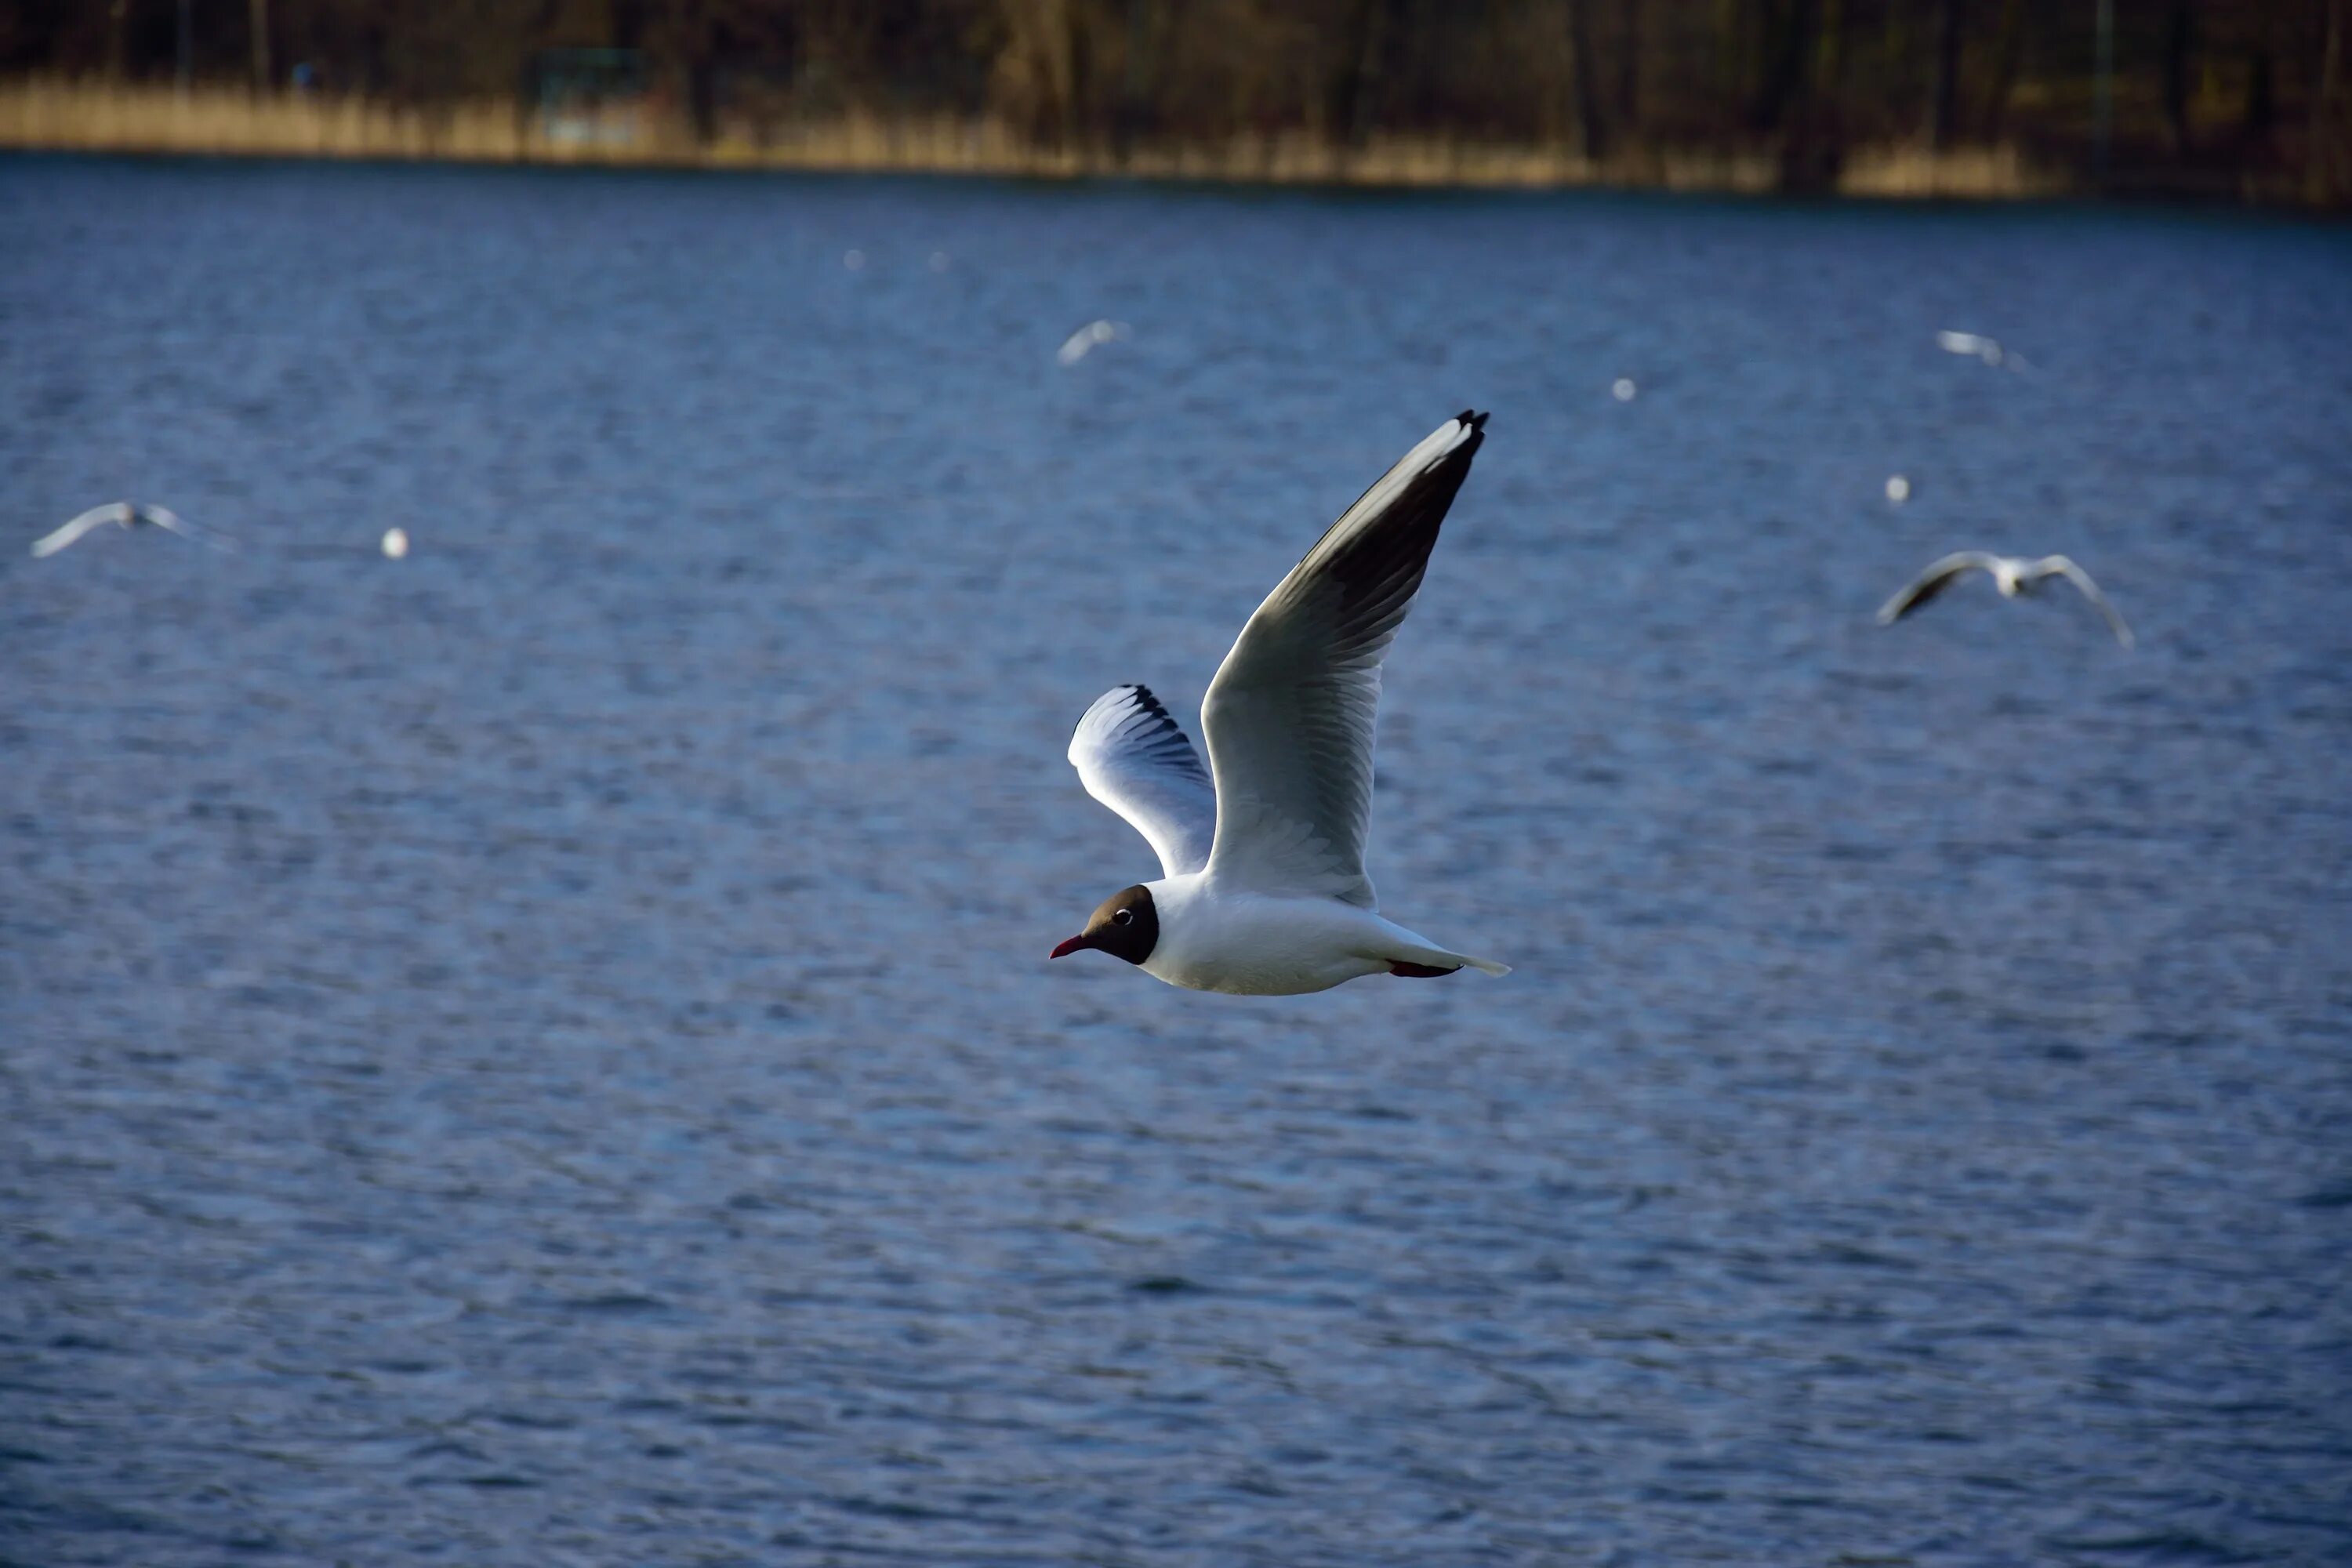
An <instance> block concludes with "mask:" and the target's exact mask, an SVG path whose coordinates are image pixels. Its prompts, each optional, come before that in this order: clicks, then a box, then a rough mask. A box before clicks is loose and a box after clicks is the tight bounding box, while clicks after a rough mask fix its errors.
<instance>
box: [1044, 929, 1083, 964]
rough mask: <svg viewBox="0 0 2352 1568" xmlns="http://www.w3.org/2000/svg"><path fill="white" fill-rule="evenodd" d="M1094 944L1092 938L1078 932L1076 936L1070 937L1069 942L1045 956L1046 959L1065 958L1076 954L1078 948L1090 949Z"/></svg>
mask: <svg viewBox="0 0 2352 1568" xmlns="http://www.w3.org/2000/svg"><path fill="white" fill-rule="evenodd" d="M1094 944H1095V939H1094V938H1092V937H1090V936H1088V935H1087V934H1086V933H1085V932H1084V931H1080V932H1079V933H1078V934H1077V935H1076V936H1074V937H1072V938H1071V939H1070V940H1069V941H1067V942H1064V943H1063V944H1062V945H1061V946H1059V947H1057V948H1055V950H1054V951H1053V952H1049V953H1047V954H1046V955H1045V956H1046V957H1048V958H1067V957H1069V956H1070V954H1072V953H1074V952H1077V951H1078V950H1079V949H1080V948H1085V947H1092V946H1094Z"/></svg>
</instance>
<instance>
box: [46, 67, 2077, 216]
mask: <svg viewBox="0 0 2352 1568" xmlns="http://www.w3.org/2000/svg"><path fill="white" fill-rule="evenodd" d="M615 125H616V126H621V125H625V131H626V134H625V135H609V136H599V135H597V134H595V133H594V132H595V129H596V128H595V127H594V126H593V125H590V126H586V127H584V128H583V127H581V126H577V125H575V126H574V127H572V131H573V132H574V133H573V134H570V135H566V134H563V133H562V132H563V131H564V130H565V129H566V128H565V127H562V126H560V125H559V126H555V127H551V126H550V125H548V124H547V123H546V122H544V121H541V119H540V118H539V117H537V116H536V115H534V114H532V113H530V112H528V111H527V110H523V109H521V108H520V107H519V106H518V105H516V104H515V103H513V102H510V101H509V102H476V103H461V104H454V105H447V106H444V107H439V108H432V109H425V108H414V107H404V106H399V105H394V104H389V103H383V102H379V101H374V100H366V99H360V98H349V97H337V96H329V95H324V94H315V93H313V94H301V93H282V94H275V95H268V96H257V95H255V94H252V93H249V92H246V91H242V90H238V89H222V88H212V87H207V88H201V89H194V90H192V91H190V92H187V93H185V94H182V93H179V92H176V91H174V90H173V89H171V88H168V87H148V86H129V85H123V84H120V83H111V82H88V81H64V80H56V79H25V80H17V81H13V82H0V147H13V148H19V149H46V150H59V151H68V150H69V151H79V152H107V153H195V154H211V155H226V156H252V157H295V158H374V159H423V160H442V161H448V162H455V163H584V164H604V165H615V166H629V165H655V166H682V167H704V168H730V169H804V170H835V171H884V170H889V171H903V172H908V173H917V172H919V173H934V174H995V175H1015V176H1024V177H1033V178H1071V177H1084V176H1088V175H1118V176H1123V177H1128V178H1144V179H1175V180H1200V181H1241V182H1251V183H1265V184H1360V185H1399V186H1440V185H1444V186H1483V187H1553V186H1571V185H1611V186H1641V187H1663V188H1665V189H1670V190H1678V191H1730V192H1742V193H1761V192H1767V191H1771V190H1774V189H1777V188H1779V187H1780V183H1781V176H1780V165H1779V162H1778V160H1777V159H1776V158H1775V157H1774V156H1773V155H1772V154H1771V153H1766V152H1748V153H1710V152H1703V151H1693V150H1672V149H1642V150H1636V151H1631V152H1628V153H1623V154H1621V155H1618V156H1614V157H1612V158H1610V159H1608V160H1605V161H1601V162H1595V161H1593V160H1591V159H1588V158H1586V157H1585V156H1584V155H1583V154H1582V153H1580V152H1577V151H1575V150H1574V149H1571V148H1567V147H1560V146H1549V145H1512V144H1503V143H1496V142H1475V141H1467V140H1462V139H1457V138H1449V137H1438V136H1411V135H1380V136H1374V137H1372V138H1370V139H1369V140H1368V141H1367V142H1364V143H1363V144H1362V145H1360V146H1357V147H1347V146H1341V145H1338V144H1335V143H1333V142H1328V141H1326V140H1323V139H1320V138H1318V137H1314V136H1311V135H1308V134H1306V133H1303V132H1290V133H1282V134H1276V135H1272V136H1239V137H1234V138H1233V139H1231V140H1229V141H1224V142H1210V141H1190V142H1171V143H1149V142H1148V143H1144V144H1141V145H1139V146H1135V147H1131V148H1129V149H1127V150H1126V151H1125V152H1124V153H1118V152H1114V151H1113V150H1112V149H1110V148H1108V147H1061V148H1056V147H1046V146H1040V145H1038V144H1036V143H1034V142H1029V141H1026V140H1024V138H1022V137H1021V136H1019V135H1017V134H1016V133H1014V132H1013V131H1012V130H1011V129H1009V128H1008V127H1007V126H1006V125H1004V124H1003V122H1001V121H996V120H992V119H987V118H981V119H969V120H967V119H960V118H955V117H951V116H929V117H924V116H907V117H903V118H898V119H887V120H886V119H880V118H876V117H873V116H868V115H860V114H848V115H844V116H841V117H839V118H836V119H832V120H826V121H793V122H789V123H785V124H782V125H778V126H772V127H765V128H760V129H757V130H755V129H754V128H752V127H750V126H746V125H741V124H730V125H729V126H728V127H727V128H726V129H725V130H724V131H723V132H722V133H721V134H720V135H719V137H718V138H717V139H715V140H713V141H711V142H705V143H698V142H696V141H695V140H694V138H693V137H692V135H691V134H689V132H688V127H687V126H686V124H685V123H684V122H683V121H682V120H677V119H674V118H665V117H660V116H656V115H651V114H643V113H635V114H631V115H629V116H627V118H626V119H625V121H616V122H615ZM2064 184H2065V182H2063V180H2061V179H2060V178H2058V177H2056V176H2054V175H2053V174H2050V173H2048V172H2047V171H2040V170H2036V169H2034V168H2032V166H2031V165H2030V164H2028V163H2027V162H2026V161H2025V160H2024V159H2023V158H2022V157H2021V156H2020V154H2019V153H2017V152H2016V151H2015V150H2014V149H2012V148H1988V149H1979V148H1964V149H1958V150H1955V151H1952V152H1948V153H1932V152H1929V151H1927V150H1926V149H1923V148H1917V147H1908V146H1893V147H1882V148H1873V149H1867V150H1864V151H1863V152H1860V153H1856V154H1854V155H1853V157H1851V158H1850V159H1848V161H1847V162H1846V163H1845V165H1844V167H1843V170H1842V171H1841V172H1840V174H1839V175H1838V177H1837V181H1836V189H1837V190H1838V191H1839V192H1840V193H1841V194H1843V195H1862V196H1911V197H2010V196H2035V195H2051V194H2054V193H2055V192H2057V191H2059V190H2060V189H2062V188H2063V186H2064Z"/></svg>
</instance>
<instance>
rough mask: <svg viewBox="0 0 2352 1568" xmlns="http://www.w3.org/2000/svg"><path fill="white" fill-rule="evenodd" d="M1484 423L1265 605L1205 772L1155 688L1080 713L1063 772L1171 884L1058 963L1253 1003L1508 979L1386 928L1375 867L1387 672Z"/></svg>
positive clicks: (1137, 896) (1380, 501)
mask: <svg viewBox="0 0 2352 1568" xmlns="http://www.w3.org/2000/svg"><path fill="white" fill-rule="evenodd" d="M1485 424H1486V416H1485V415H1483V414H1471V413H1467V412H1465V413H1464V414H1463V415H1462V416H1459V417H1458V418H1455V419H1451V420H1448V421H1447V422H1446V423H1445V424H1444V425H1442V426H1439V427H1438V428H1437V429H1436V430H1435V431H1434V432H1433V433H1432V434H1431V435H1430V436H1429V437H1428V438H1427V439H1425V440H1423V442H1422V443H1421V444H1420V445H1419V446H1416V447H1414V448H1413V449H1412V451H1410V452H1408V453H1406V454H1405V456H1404V458H1402V459H1401V460H1400V461H1399V462H1398V463H1397V464H1396V465H1395V467H1393V468H1391V469H1390V470H1389V471H1388V472H1387V473H1386V474H1384V475H1382V476H1381V479H1380V480H1379V481H1378V482H1377V483H1375V484H1374V485H1373V486H1372V488H1371V489H1369V490H1366V491H1365V492H1364V494H1363V496H1362V497H1361V498H1360V500H1357V502H1356V504H1355V505H1354V506H1352V507H1349V509H1348V510H1346V511H1345V512H1343V513H1342V514H1340V517H1339V521H1337V522H1335V523H1333V524H1332V525H1331V527H1330V528H1329V530H1328V531H1326V532H1325V533H1324V535H1323V537H1322V539H1320V540H1319V541H1318V542H1317V543H1316V545H1315V548H1314V549H1312V550H1310V551H1308V552H1307V556H1306V558H1305V559H1304V560H1302V561H1301V562H1299V563H1298V564H1297V566H1296V567H1294V568H1293V569H1292V570H1291V572H1290V574H1288V575H1287V576H1286V577H1284V578H1283V580H1282V581H1281V583H1280V584H1276V587H1275V590H1274V592H1273V593H1271V594H1269V595H1266V597H1265V603H1263V604H1261V605H1259V606H1258V608H1257V613H1256V614H1255V615H1253V616H1251V617H1250V619H1249V624H1248V625H1247V626H1244V627H1243V628H1242V634H1241V636H1240V637H1239V638H1237V639H1236V640H1235V641H1234V647H1233V651H1232V652H1230V653H1228V654H1227V655H1226V656H1225V661H1224V663H1223V665H1221V666H1219V667H1218V669H1217V676H1216V679H1214V680H1213V681H1212V682H1210V685H1209V692H1208V696H1207V697H1206V698H1205V699H1203V700H1202V704H1201V714H1202V730H1203V732H1204V733H1205V735H1206V737H1207V739H1208V742H1209V759H1210V763H1211V764H1212V765H1213V770H1214V771H1213V773H1212V771H1211V768H1206V767H1203V766H1202V764H1201V760H1200V757H1199V756H1198V754H1197V753H1195V752H1193V750H1192V742H1190V741H1189V740H1187V739H1186V738H1185V736H1184V731H1182V730H1181V728H1179V727H1178V725H1177V723H1176V721H1175V720H1173V719H1172V718H1171V717H1170V716H1169V714H1168V710H1166V709H1165V708H1163V707H1162V706H1160V700H1158V699H1157V698H1155V697H1153V696H1152V695H1151V693H1150V690H1149V689H1146V688H1144V687H1141V686H1120V687H1114V688H1113V689H1110V690H1109V691H1107V692H1105V693H1103V695H1102V696H1100V697H1098V698H1097V699H1096V700H1095V701H1094V703H1093V704H1092V706H1090V707H1089V708H1087V711H1086V715H1085V717H1083V718H1082V719H1080V720H1079V721H1078V725H1077V729H1076V731H1074V732H1073V733H1072V735H1071V737H1070V762H1071V763H1072V764H1073V765H1074V766H1076V769H1077V770H1078V777H1079V780H1080V782H1081V783H1083V784H1085V785H1086V788H1087V794H1089V795H1093V796H1094V797H1095V798H1096V799H1097V800H1099V801H1101V802H1102V803H1103V804H1104V805H1108V806H1109V807H1110V808H1111V809H1112V810H1113V811H1115V812H1117V813H1118V815H1119V816H1122V817H1124V818H1126V819H1127V821H1128V822H1129V825H1130V826H1133V827H1135V829H1136V830H1137V831H1138V832H1139V833H1141V834H1142V835H1143V837H1145V838H1146V839H1147V840H1148V841H1149V842H1150V845H1151V847H1152V848H1153V850H1154V851H1155V852H1156V853H1157V854H1158V855H1159V857H1160V866H1161V868H1162V869H1163V871H1164V872H1165V873H1166V875H1164V876H1163V877H1161V878H1160V879H1158V880H1156V881H1151V882H1145V883H1138V884H1136V885H1135V886H1133V887H1130V888H1127V889H1123V890H1122V891H1120V892H1118V893H1114V894H1113V895H1111V897H1110V898H1108V899H1107V900H1104V902H1103V903H1102V905H1101V907H1100V908H1098V909H1097V910H1096V911H1095V913H1094V917H1093V919H1092V921H1090V922H1089V924H1088V925H1087V929H1086V930H1085V931H1082V932H1080V933H1079V934H1078V935H1076V936H1074V937H1072V938H1070V939H1069V940H1068V941H1066V942H1063V943H1062V944H1061V945H1060V946H1059V947H1057V948H1055V950H1054V954H1053V955H1054V956H1055V958H1060V957H1062V956H1064V955H1065V954H1066V953H1070V952H1077V951H1079V950H1080V949H1082V948H1094V949H1097V951H1100V952H1108V953H1111V954H1112V955H1113V956H1115V957H1118V958H1124V959H1126V960H1127V961H1128V962H1129V963H1133V964H1136V965H1138V966H1139V967H1140V968H1141V969H1142V970H1143V971H1144V973H1148V974H1150V975H1152V976H1153V977H1155V978H1157V979H1160V980H1164V981H1166V982H1167V983H1168V984H1171V985H1181V986H1185V987H1188V988H1189V989H1192V990H1195V991H1219V992H1225V993H1228V994H1240V995H1258V996H1265V995H1295V994H1302V993H1306V992H1313V991H1328V990H1329V989H1330V988H1331V987H1332V986H1334V985H1339V984H1344V983H1345V982H1347V981H1349V980H1354V979H1358V978H1360V977H1361V976H1363V975H1368V974H1380V973H1391V974H1401V975H1410V976H1414V977H1424V976H1433V975H1439V974H1450V973H1454V971H1455V970H1458V969H1463V968H1474V969H1478V970H1482V971H1484V972H1486V973H1489V974H1505V973H1509V971H1508V970H1507V969H1506V968H1505V967H1504V966H1503V965H1501V964H1499V963H1495V962H1493V961H1492V960H1489V959H1483V958H1473V957H1471V956H1470V955H1468V954H1466V953H1461V952H1453V951H1451V950H1449V949H1446V948H1443V947H1440V946H1438V945H1437V944H1436V943H1434V942H1431V941H1430V940H1429V939H1428V938H1426V937H1423V936H1422V935H1420V934H1419V933H1417V932H1414V931H1408V930H1406V929H1405V928H1404V927H1402V926H1400V925H1397V924H1396V923H1394V922H1393V921H1387V920H1383V919H1382V918H1381V915H1380V912H1379V900H1377V899H1376V898H1375V897H1374V895H1373V892H1372V884H1371V880H1370V878H1368V877H1366V876H1365V875H1364V866H1363V850H1364V840H1365V837H1366V836H1367V835H1368V834H1369V832H1370V826H1371V805H1372V731H1373V719H1374V715H1375V711H1376V710H1377V708H1378V706H1379V701H1380V689H1381V661H1382V659H1383V658H1385V657H1386V655H1387V653H1388V648H1389V644H1390V643H1391V641H1392V640H1393V638H1394V637H1395V635H1396V629H1397V627H1398V626H1400V625H1401V624H1402V622H1403V620H1404V616H1405V612H1406V611H1407V610H1408V609H1410V608H1411V607H1412V600H1413V597H1414V595H1416V594H1418V592H1419V591H1420V587H1421V580H1422V575H1423V572H1424V570H1425V569H1426V567H1427V565H1428V561H1429V553H1430V551H1431V550H1432V549H1433V548H1434V547H1435V545H1436V542H1437V533H1438V529H1439V526H1440V524H1442V523H1443V522H1444V518H1445V513H1446V511H1447V510H1448V509H1449V508H1450V507H1451V506H1452V505H1453V502H1454V494H1455V492H1456V491H1458V490H1459V489H1461V487H1462V481H1463V479H1465V478H1466V477H1467V476H1468V474H1469V471H1470V459H1471V458H1472V457H1473V456H1474V455H1475V453H1476V451H1477V449H1478V446H1479V443H1480V441H1481V440H1482V439H1483V429H1484V426H1485Z"/></svg>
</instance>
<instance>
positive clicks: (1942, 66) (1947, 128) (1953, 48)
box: [1927, 0, 1963, 152]
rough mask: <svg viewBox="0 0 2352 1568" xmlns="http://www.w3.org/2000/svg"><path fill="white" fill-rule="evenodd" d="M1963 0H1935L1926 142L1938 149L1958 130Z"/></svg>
mask: <svg viewBox="0 0 2352 1568" xmlns="http://www.w3.org/2000/svg"><path fill="white" fill-rule="evenodd" d="M1962 4H1963V0H1936V78H1935V87H1934V89H1933V91H1932V93H1931V106H1930V108H1929V110H1928V114H1927V145H1929V146H1930V147H1933V148H1935V149H1936V150H1937V152H1941V151H1943V150H1944V149H1945V148H1947V147H1949V146H1950V145H1951V144H1952V141H1953V138H1954V136H1955V135H1956V134H1957V133H1958V131H1959V102H1960V29H1961V25H1962V18H1961V15H1960V13H1961V8H1962Z"/></svg>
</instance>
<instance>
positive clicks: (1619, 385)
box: [1609, 375, 1640, 403]
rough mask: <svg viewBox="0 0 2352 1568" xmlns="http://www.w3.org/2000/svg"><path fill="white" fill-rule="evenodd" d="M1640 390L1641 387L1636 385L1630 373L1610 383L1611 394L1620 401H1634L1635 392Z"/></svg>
mask: <svg viewBox="0 0 2352 1568" xmlns="http://www.w3.org/2000/svg"><path fill="white" fill-rule="evenodd" d="M1638 390H1640V389H1639V388H1637V387H1636V386H1634V384H1633V377H1632V376H1630V375H1621V376H1619V377H1618V378H1617V379H1616V380H1615V381H1612V382H1611V383H1610V384H1609V395H1610V396H1612V397H1613V398H1615V399H1616V400H1617V401H1618V402H1620V403H1631V402H1633V394H1634V393H1635V392H1636V391H1638Z"/></svg>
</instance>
